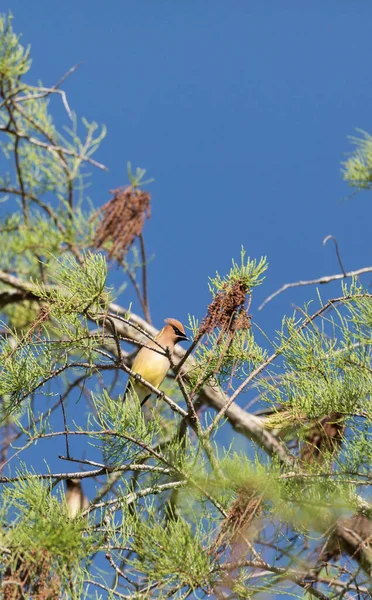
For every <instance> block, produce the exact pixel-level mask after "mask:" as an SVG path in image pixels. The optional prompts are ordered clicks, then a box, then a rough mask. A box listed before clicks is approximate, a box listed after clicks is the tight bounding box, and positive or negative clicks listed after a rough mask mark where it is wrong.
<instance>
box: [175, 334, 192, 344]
mask: <svg viewBox="0 0 372 600" xmlns="http://www.w3.org/2000/svg"><path fill="white" fill-rule="evenodd" d="M182 341H184V342H189V341H190V340H189V338H188V337H187V335H185V334H183V335H182V336H181V335H179V336H178V342H182Z"/></svg>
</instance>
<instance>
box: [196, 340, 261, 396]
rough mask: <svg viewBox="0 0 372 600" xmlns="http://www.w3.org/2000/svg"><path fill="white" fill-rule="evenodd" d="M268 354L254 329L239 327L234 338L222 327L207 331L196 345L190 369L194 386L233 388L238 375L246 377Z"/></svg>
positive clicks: (241, 377)
mask: <svg viewBox="0 0 372 600" xmlns="http://www.w3.org/2000/svg"><path fill="white" fill-rule="evenodd" d="M265 356H266V352H265V350H263V349H262V348H261V347H260V346H259V345H258V344H257V343H256V342H255V340H254V334H253V332H252V330H248V331H246V330H243V331H237V332H236V334H235V335H234V337H233V338H232V337H231V335H230V334H226V333H223V332H221V331H216V332H214V333H212V334H207V335H206V336H205V341H203V342H202V343H199V344H198V346H197V347H196V350H195V353H194V358H195V364H194V365H193V366H192V368H191V369H190V370H189V371H188V379H189V386H190V389H191V390H193V391H195V390H197V389H200V387H202V386H203V385H205V384H207V383H208V384H209V385H212V386H216V385H217V386H221V387H222V386H224V385H227V386H228V387H229V388H232V387H233V384H234V379H238V380H239V379H244V378H245V377H246V376H247V373H249V372H250V370H251V369H252V368H254V367H255V366H256V365H257V364H259V363H260V362H262V361H263V360H264V359H265Z"/></svg>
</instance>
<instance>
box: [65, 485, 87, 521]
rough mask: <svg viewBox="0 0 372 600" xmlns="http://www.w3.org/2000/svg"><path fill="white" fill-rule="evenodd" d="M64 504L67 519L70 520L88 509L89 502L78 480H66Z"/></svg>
mask: <svg viewBox="0 0 372 600" xmlns="http://www.w3.org/2000/svg"><path fill="white" fill-rule="evenodd" d="M66 504H67V512H68V514H69V517H71V518H72V519H73V518H74V517H75V516H76V515H77V514H78V513H79V512H80V511H83V510H85V509H86V508H88V506H89V500H88V498H87V497H86V495H85V494H84V492H83V488H82V487H81V481H80V479H66Z"/></svg>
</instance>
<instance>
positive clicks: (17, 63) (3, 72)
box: [0, 14, 31, 85]
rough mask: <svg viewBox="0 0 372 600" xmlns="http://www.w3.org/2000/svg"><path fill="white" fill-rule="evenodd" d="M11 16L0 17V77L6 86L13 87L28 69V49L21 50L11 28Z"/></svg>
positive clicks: (17, 36)
mask: <svg viewBox="0 0 372 600" xmlns="http://www.w3.org/2000/svg"><path fill="white" fill-rule="evenodd" d="M12 20H13V18H12V15H11V14H9V16H8V17H6V16H5V15H0V77H1V78H2V79H3V80H4V81H5V82H6V83H7V84H8V85H15V84H16V83H17V79H18V78H19V77H21V76H22V75H25V73H27V71H28V70H29V69H30V66H31V60H30V48H29V47H28V48H27V49H25V48H23V46H22V45H21V44H20V42H19V40H20V38H21V36H20V35H17V34H16V33H14V31H13V28H12Z"/></svg>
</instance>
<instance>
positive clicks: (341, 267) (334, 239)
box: [323, 235, 347, 277]
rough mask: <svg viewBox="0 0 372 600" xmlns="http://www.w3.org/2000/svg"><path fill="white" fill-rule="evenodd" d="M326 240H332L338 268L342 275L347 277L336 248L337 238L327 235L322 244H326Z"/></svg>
mask: <svg viewBox="0 0 372 600" xmlns="http://www.w3.org/2000/svg"><path fill="white" fill-rule="evenodd" d="M328 240H333V243H334V245H335V249H336V256H337V260H338V264H339V265H340V269H341V271H342V272H343V274H344V277H347V275H346V271H345V269H344V265H343V264H342V260H341V255H340V252H339V249H338V243H337V239H336V238H335V236H334V235H327V236H326V237H325V238H324V240H323V246H325V245H326V243H327V242H328Z"/></svg>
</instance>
